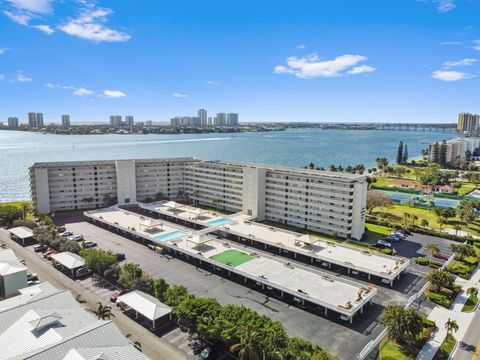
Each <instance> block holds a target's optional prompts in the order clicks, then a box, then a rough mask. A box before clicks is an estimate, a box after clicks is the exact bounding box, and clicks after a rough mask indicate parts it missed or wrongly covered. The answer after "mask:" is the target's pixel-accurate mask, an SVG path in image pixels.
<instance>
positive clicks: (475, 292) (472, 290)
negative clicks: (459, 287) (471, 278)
mask: <svg viewBox="0 0 480 360" xmlns="http://www.w3.org/2000/svg"><path fill="white" fill-rule="evenodd" d="M467 295H468V296H477V295H478V289H477V288H476V287H471V288H468V289H467Z"/></svg>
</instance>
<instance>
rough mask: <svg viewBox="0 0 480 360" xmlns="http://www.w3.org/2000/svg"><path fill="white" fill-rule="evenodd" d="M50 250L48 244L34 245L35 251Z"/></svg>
mask: <svg viewBox="0 0 480 360" xmlns="http://www.w3.org/2000/svg"><path fill="white" fill-rule="evenodd" d="M47 250H48V246H47V245H43V244H40V245H35V246H34V247H33V251H35V252H45V251H47Z"/></svg>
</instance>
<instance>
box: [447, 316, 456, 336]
mask: <svg viewBox="0 0 480 360" xmlns="http://www.w3.org/2000/svg"><path fill="white" fill-rule="evenodd" d="M445 329H446V330H447V334H450V335H452V332H454V331H455V332H457V331H458V324H457V322H456V321H455V320H450V318H448V320H447V322H446V323H445Z"/></svg>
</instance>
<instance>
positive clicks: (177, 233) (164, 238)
mask: <svg viewBox="0 0 480 360" xmlns="http://www.w3.org/2000/svg"><path fill="white" fill-rule="evenodd" d="M183 235H185V233H183V232H181V231H174V232H171V233H168V234H163V235H158V236H155V237H154V239H155V240H158V241H162V242H163V241H168V240H173V239H176V238H179V237H182V236H183Z"/></svg>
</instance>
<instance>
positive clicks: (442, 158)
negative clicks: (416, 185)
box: [438, 140, 447, 168]
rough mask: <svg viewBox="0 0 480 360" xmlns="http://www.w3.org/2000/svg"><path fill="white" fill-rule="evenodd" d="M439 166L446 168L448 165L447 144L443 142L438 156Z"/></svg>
mask: <svg viewBox="0 0 480 360" xmlns="http://www.w3.org/2000/svg"><path fill="white" fill-rule="evenodd" d="M438 164H439V165H440V166H441V167H442V168H444V167H445V165H447V142H446V141H445V140H443V142H442V144H441V145H440V152H439V154H438Z"/></svg>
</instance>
